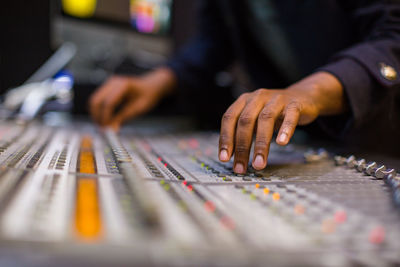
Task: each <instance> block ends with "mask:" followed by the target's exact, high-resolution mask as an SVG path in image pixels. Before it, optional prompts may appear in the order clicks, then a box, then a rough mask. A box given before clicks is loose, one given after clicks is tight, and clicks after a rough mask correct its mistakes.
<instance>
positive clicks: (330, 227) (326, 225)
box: [321, 219, 336, 234]
mask: <svg viewBox="0 0 400 267" xmlns="http://www.w3.org/2000/svg"><path fill="white" fill-rule="evenodd" d="M321 230H322V232H323V233H325V234H331V233H333V232H335V230H336V224H335V221H334V220H332V219H326V220H324V221H323V222H322V229H321Z"/></svg>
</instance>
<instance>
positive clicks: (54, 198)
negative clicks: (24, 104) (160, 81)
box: [0, 122, 400, 266]
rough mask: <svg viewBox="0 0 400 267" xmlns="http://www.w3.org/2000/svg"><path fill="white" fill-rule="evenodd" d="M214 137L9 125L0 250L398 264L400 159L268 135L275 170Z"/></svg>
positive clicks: (109, 259) (4, 128) (229, 261)
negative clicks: (395, 162) (369, 157)
mask: <svg viewBox="0 0 400 267" xmlns="http://www.w3.org/2000/svg"><path fill="white" fill-rule="evenodd" d="M217 145H218V134H217V133H213V132H186V133H184V132H172V131H171V132H168V131H167V132H159V131H153V132H151V131H150V132H149V131H140V129H135V128H130V129H129V130H127V131H125V132H122V133H121V134H120V135H117V134H115V133H113V132H111V131H105V132H100V131H98V130H96V129H95V127H93V126H90V125H89V124H84V123H77V124H75V125H73V126H69V127H50V126H46V125H43V124H41V123H37V122H33V123H30V124H27V125H20V124H16V123H13V122H2V123H1V124H0V216H1V217H0V231H1V241H0V251H4V250H6V251H12V252H13V253H14V254H13V255H18V253H20V254H21V255H26V254H24V253H28V252H27V251H32V249H33V248H34V251H35V252H34V253H35V254H37V253H41V254H42V255H44V256H43V257H48V258H49V259H52V258H54V259H58V258H63V259H64V260H72V259H75V260H76V259H81V260H82V261H83V262H90V261H93V262H98V263H113V262H115V263H131V264H134V263H136V264H142V265H143V264H147V265H171V266H177V265H178V266H186V265H188V264H190V265H200V266H210V265H215V266H220V265H226V266H243V265H255V266H257V265H260V266H264V265H266V264H271V265H278V266H294V265H297V266H313V265H314V266H321V265H326V266H351V265H357V266H359V265H367V266H369V265H371V266H378V265H379V266H393V265H398V264H400V213H399V210H398V209H397V208H396V205H395V202H396V201H393V199H395V200H396V194H397V195H398V196H397V198H399V199H400V194H399V193H396V186H397V187H398V188H400V187H399V180H400V178H399V176H398V174H397V173H396V171H395V170H390V169H386V168H385V167H384V166H381V165H379V164H377V163H367V162H366V161H365V160H361V159H356V158H354V157H348V158H342V157H339V156H336V157H333V155H330V154H329V153H328V152H327V151H324V150H307V149H306V148H304V147H301V146H296V145H288V146H286V147H280V146H278V145H276V144H272V145H271V151H270V156H269V161H268V162H269V164H268V166H267V168H266V169H265V170H263V171H256V170H254V169H252V168H251V167H249V170H248V173H247V174H245V175H235V174H234V173H233V172H232V162H228V163H221V162H219V161H218V157H217ZM382 167H383V168H382ZM21 258H23V256H22V257H21ZM49 262H51V261H49ZM41 264H43V262H41Z"/></svg>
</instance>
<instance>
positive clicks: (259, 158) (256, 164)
mask: <svg viewBox="0 0 400 267" xmlns="http://www.w3.org/2000/svg"><path fill="white" fill-rule="evenodd" d="M254 167H256V168H258V169H261V168H263V167H264V158H263V156H261V155H257V156H256V158H255V159H254Z"/></svg>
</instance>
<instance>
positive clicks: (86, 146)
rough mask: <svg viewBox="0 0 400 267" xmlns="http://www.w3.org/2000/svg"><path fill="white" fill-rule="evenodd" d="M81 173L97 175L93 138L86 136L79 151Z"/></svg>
mask: <svg viewBox="0 0 400 267" xmlns="http://www.w3.org/2000/svg"><path fill="white" fill-rule="evenodd" d="M79 172H81V173H87V174H95V173H96V167H95V159H94V155H93V151H92V138H91V137H90V136H84V137H82V140H81V145H80V151H79Z"/></svg>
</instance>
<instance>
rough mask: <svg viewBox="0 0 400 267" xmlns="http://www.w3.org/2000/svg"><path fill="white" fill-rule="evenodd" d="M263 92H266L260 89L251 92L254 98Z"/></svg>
mask: <svg viewBox="0 0 400 267" xmlns="http://www.w3.org/2000/svg"><path fill="white" fill-rule="evenodd" d="M265 92H266V89H263V88H260V89H257V90H255V91H254V92H253V94H254V96H255V97H259V96H262V95H264V93H265Z"/></svg>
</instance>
